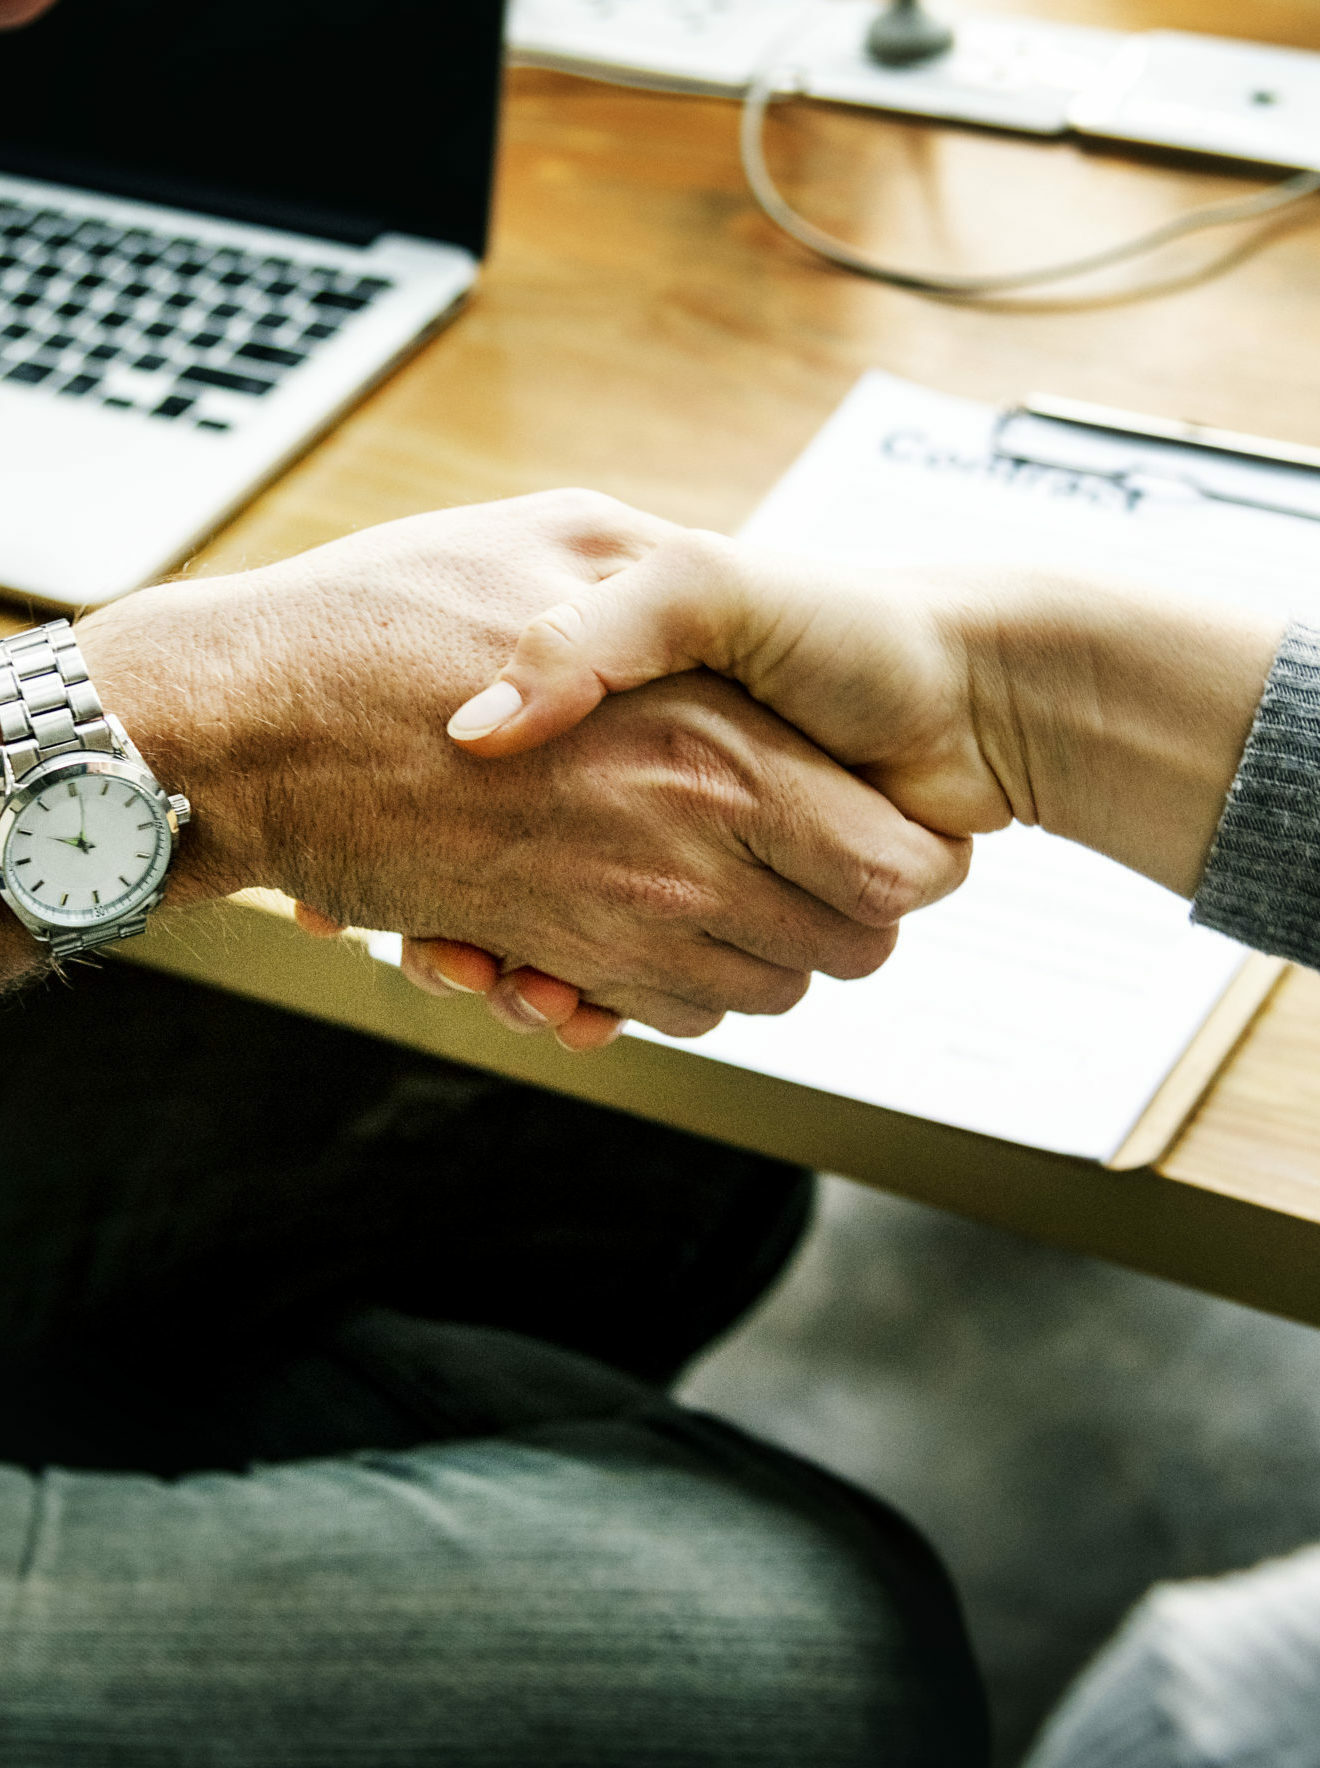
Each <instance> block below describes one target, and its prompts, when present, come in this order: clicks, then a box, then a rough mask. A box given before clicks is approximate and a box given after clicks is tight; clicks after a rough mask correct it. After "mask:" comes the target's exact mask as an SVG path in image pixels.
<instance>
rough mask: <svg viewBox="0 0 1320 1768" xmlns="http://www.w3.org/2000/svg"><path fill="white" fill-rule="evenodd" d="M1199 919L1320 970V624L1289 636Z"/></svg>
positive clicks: (1226, 819) (1212, 863)
mask: <svg viewBox="0 0 1320 1768" xmlns="http://www.w3.org/2000/svg"><path fill="white" fill-rule="evenodd" d="M1192 919H1193V920H1194V921H1199V922H1201V923H1202V924H1203V925H1204V926H1206V927H1213V928H1215V929H1216V931H1218V932H1220V933H1227V934H1230V935H1231V936H1232V937H1233V938H1234V939H1240V940H1242V942H1243V943H1244V944H1245V945H1254V946H1257V947H1259V948H1260V950H1262V951H1268V952H1274V953H1276V954H1277V955H1278V956H1279V957H1284V958H1293V959H1295V960H1296V961H1297V962H1298V963H1299V964H1307V965H1309V966H1310V967H1311V968H1312V969H1314V970H1320V626H1307V625H1303V624H1301V623H1300V622H1298V623H1294V624H1293V625H1292V626H1290V627H1289V629H1288V631H1287V632H1286V633H1285V634H1284V638H1283V642H1282V644H1281V645H1280V646H1279V654H1278V656H1277V657H1276V658H1275V659H1274V666H1273V668H1272V669H1271V670H1270V675H1269V680H1268V681H1267V682H1266V684H1265V692H1264V695H1263V697H1262V699H1261V702H1260V706H1259V707H1258V709H1257V712H1256V722H1255V724H1254V725H1253V726H1252V730H1251V735H1250V736H1249V737H1248V738H1247V746H1246V748H1245V749H1244V750H1243V752H1242V761H1241V764H1240V765H1239V767H1238V772H1237V778H1236V779H1235V780H1234V781H1233V785H1232V788H1231V790H1230V791H1229V794H1228V802H1227V803H1226V805H1225V806H1224V814H1223V817H1222V818H1221V819H1220V823H1219V829H1218V832H1217V833H1216V835H1215V839H1214V845H1213V846H1212V848H1211V849H1210V859H1209V862H1208V863H1207V865H1206V869H1205V876H1204V877H1203V878H1202V880H1201V887H1200V889H1199V890H1198V891H1197V893H1196V900H1195V901H1194V902H1193V904H1192Z"/></svg>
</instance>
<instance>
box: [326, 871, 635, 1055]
mask: <svg viewBox="0 0 1320 1768" xmlns="http://www.w3.org/2000/svg"><path fill="white" fill-rule="evenodd" d="M294 919H295V920H296V921H297V923H298V925H299V926H300V927H301V928H302V929H303V930H304V931H305V932H307V933H310V934H311V935H312V936H313V938H316V939H336V938H338V937H339V935H340V934H341V933H343V932H345V931H346V929H345V927H344V926H343V924H342V923H341V922H339V921H332V920H330V919H329V917H328V916H326V915H323V914H321V913H319V911H318V910H316V909H314V908H311V907H310V906H309V905H308V904H307V903H305V902H300V903H295V905H294ZM402 968H403V974H404V975H405V976H406V977H407V978H408V980H409V981H410V982H411V983H413V985H414V986H415V987H417V988H420V989H422V990H424V991H425V992H426V993H427V994H434V995H441V996H445V995H455V994H479V995H484V996H485V997H486V1005H487V1007H488V1008H489V1009H490V1012H491V1016H492V1017H493V1018H495V1019H498V1020H499V1022H500V1023H501V1024H502V1025H505V1026H507V1027H508V1028H509V1030H510V1031H517V1032H522V1033H528V1032H538V1031H551V1032H553V1033H554V1036H555V1041H556V1042H557V1043H559V1044H561V1045H562V1046H563V1047H564V1049H566V1050H572V1051H585V1050H599V1049H602V1048H603V1047H604V1046H605V1045H606V1044H611V1043H613V1042H614V1040H615V1038H616V1037H617V1036H618V1035H619V1033H620V1032H621V1031H622V1029H623V1021H622V1020H621V1019H620V1018H619V1016H618V1014H616V1013H611V1012H609V1011H607V1009H606V1008H604V1007H592V1006H589V1005H587V1004H586V1003H585V1002H583V1001H582V1000H581V997H580V996H579V994H578V991H577V989H575V988H573V987H571V986H570V984H568V983H567V982H560V981H559V980H558V979H557V978H556V977H553V976H546V975H544V974H543V973H542V972H541V971H540V970H529V969H522V970H512V971H510V972H509V974H508V975H501V974H500V967H499V964H498V963H497V962H496V960H495V959H494V958H493V957H492V956H491V955H490V953H489V952H483V951H478V949H477V948H476V946H474V945H463V944H462V943H461V942H460V941H458V940H455V939H405V940H404V942H403V965H402Z"/></svg>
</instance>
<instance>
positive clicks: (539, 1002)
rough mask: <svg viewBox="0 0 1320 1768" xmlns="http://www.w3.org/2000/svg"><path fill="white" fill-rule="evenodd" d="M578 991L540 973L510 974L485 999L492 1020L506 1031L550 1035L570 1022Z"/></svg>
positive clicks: (527, 970)
mask: <svg viewBox="0 0 1320 1768" xmlns="http://www.w3.org/2000/svg"><path fill="white" fill-rule="evenodd" d="M578 998H579V997H578V991H577V989H575V988H573V987H571V986H570V985H569V984H568V983H567V982H560V981H559V980H558V979H557V978H556V977H554V976H547V975H546V974H545V973H544V972H543V971H541V970H531V969H526V968H524V969H519V970H510V971H509V972H508V974H507V975H505V976H501V977H500V979H499V981H498V982H497V983H496V984H495V986H494V988H492V989H491V991H490V993H489V994H488V995H487V996H486V1005H487V1007H489V1009H490V1011H491V1014H492V1015H493V1017H494V1018H496V1019H498V1020H499V1022H500V1024H501V1025H505V1026H507V1027H508V1028H509V1030H510V1031H522V1032H528V1031H552V1030H554V1028H555V1027H556V1026H559V1025H563V1024H564V1023H565V1021H566V1020H568V1019H571V1018H572V1016H573V1013H574V1012H575V1010H576V1008H577V1004H578Z"/></svg>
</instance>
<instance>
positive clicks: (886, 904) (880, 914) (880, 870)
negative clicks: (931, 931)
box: [853, 860, 923, 927]
mask: <svg viewBox="0 0 1320 1768" xmlns="http://www.w3.org/2000/svg"><path fill="white" fill-rule="evenodd" d="M922 901H923V898H922V895H921V891H920V889H919V888H918V885H917V881H916V880H915V879H914V878H913V876H912V874H911V873H910V872H908V871H905V870H904V869H903V867H901V866H899V865H896V864H894V863H893V862H892V861H890V860H872V861H869V862H867V863H866V864H865V865H864V866H863V867H862V875H861V878H860V880H859V883H858V888H857V895H856V901H855V905H854V908H853V917H854V919H855V920H858V921H862V922H864V923H865V924H866V925H867V926H868V927H888V926H892V925H893V923H894V922H896V921H901V920H902V918H903V916H904V915H906V914H910V913H911V911H912V910H913V909H917V908H920V907H921V904H922Z"/></svg>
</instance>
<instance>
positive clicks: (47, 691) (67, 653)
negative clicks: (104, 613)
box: [0, 620, 115, 779]
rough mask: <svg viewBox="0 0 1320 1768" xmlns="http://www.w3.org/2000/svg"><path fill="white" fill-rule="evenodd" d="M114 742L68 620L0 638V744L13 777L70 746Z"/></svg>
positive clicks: (106, 748) (103, 746)
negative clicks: (0, 639)
mask: <svg viewBox="0 0 1320 1768" xmlns="http://www.w3.org/2000/svg"><path fill="white" fill-rule="evenodd" d="M114 748H115V740H114V735H113V733H112V732H111V729H110V726H109V724H108V723H107V721H106V716H105V713H104V712H103V711H102V710H101V700H100V696H99V695H98V694H97V691H96V689H95V688H94V687H93V686H92V684H91V682H90V681H88V679H87V669H86V666H85V664H84V663H83V660H82V652H81V651H80V650H79V649H78V641H77V639H76V638H74V636H73V628H72V627H71V626H70V625H69V622H68V621H67V620H51V621H48V622H47V624H46V625H45V626H38V627H35V628H34V629H33V630H32V631H31V632H20V633H17V634H16V635H15V636H14V637H13V638H8V639H4V640H2V641H0V750H3V752H4V756H5V759H6V761H8V763H9V766H10V768H11V769H12V770H13V774H14V777H15V779H21V778H22V777H23V775H24V774H25V773H28V772H30V770H31V769H32V768H34V767H36V766H37V764H38V762H42V761H49V759H50V757H51V756H52V755H63V754H65V753H66V752H67V751H68V750H70V749H99V750H101V751H102V752H103V753H111V754H112V753H113V752H114Z"/></svg>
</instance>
